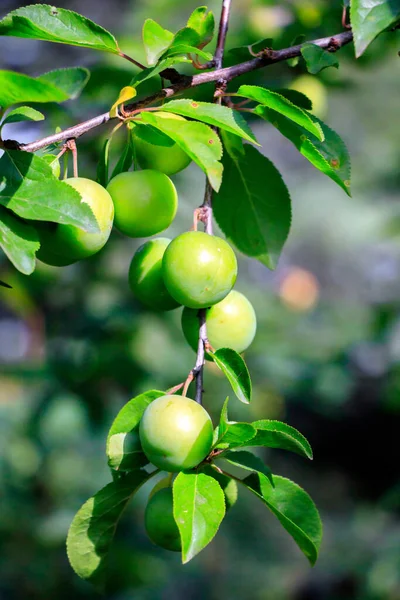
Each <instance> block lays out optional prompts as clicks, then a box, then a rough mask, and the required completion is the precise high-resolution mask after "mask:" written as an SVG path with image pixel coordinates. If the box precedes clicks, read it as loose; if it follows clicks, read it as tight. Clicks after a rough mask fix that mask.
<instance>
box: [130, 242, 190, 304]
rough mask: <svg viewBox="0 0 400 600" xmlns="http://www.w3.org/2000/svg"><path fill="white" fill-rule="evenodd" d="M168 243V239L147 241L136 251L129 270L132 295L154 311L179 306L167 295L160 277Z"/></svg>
mask: <svg viewBox="0 0 400 600" xmlns="http://www.w3.org/2000/svg"><path fill="white" fill-rule="evenodd" d="M170 241H171V240H170V239H168V238H157V239H154V240H149V241H148V242H146V243H145V244H143V245H142V246H140V248H138V250H136V252H135V254H134V256H133V258H132V262H131V266H130V268H129V285H130V287H131V289H132V291H133V293H134V294H135V296H136V297H137V298H138V299H139V300H140V301H141V302H143V304H146V305H147V306H150V307H151V308H153V309H154V310H172V309H174V308H177V306H179V304H178V302H176V300H174V299H173V298H172V296H171V295H170V294H169V293H168V291H167V288H166V287H165V284H164V280H163V276H162V259H163V256H164V252H165V249H166V248H167V246H168V244H169V243H170Z"/></svg>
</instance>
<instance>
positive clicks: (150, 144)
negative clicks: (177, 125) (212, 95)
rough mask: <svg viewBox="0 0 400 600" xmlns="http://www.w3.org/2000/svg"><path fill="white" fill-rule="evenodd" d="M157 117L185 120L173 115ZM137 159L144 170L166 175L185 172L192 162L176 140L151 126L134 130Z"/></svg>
mask: <svg viewBox="0 0 400 600" xmlns="http://www.w3.org/2000/svg"><path fill="white" fill-rule="evenodd" d="M156 116H157V117H162V118H170V119H171V118H172V119H177V120H180V121H184V120H185V119H184V118H183V117H181V116H179V115H174V114H172V113H163V112H157V113H156ZM133 143H134V145H135V152H136V159H137V161H138V163H139V165H140V167H141V168H142V169H156V170H157V171H161V173H165V175H174V174H175V173H179V171H183V169H186V167H187V166H188V165H189V164H190V163H191V162H192V161H191V158H190V156H188V155H187V154H186V152H184V151H183V150H182V149H181V148H180V147H179V146H178V144H177V143H176V142H174V140H172V139H171V138H170V137H168V136H167V135H165V133H162V131H158V130H157V129H156V128H155V127H152V126H151V125H146V126H143V125H137V126H136V127H135V128H134V130H133Z"/></svg>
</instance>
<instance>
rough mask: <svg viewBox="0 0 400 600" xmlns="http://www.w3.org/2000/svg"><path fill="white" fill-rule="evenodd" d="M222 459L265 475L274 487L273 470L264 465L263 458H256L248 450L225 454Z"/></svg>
mask: <svg viewBox="0 0 400 600" xmlns="http://www.w3.org/2000/svg"><path fill="white" fill-rule="evenodd" d="M221 458H223V459H224V460H227V461H228V462H229V463H231V464H232V465H235V466H236V467H241V468H242V469H246V470H247V471H253V472H255V473H263V474H264V475H265V476H266V477H268V479H269V481H270V483H271V485H272V487H274V485H275V484H274V480H273V477H272V473H271V469H270V468H269V467H267V465H265V464H264V463H263V461H262V460H261V458H259V457H258V456H255V455H254V454H253V453H252V452H248V451H247V450H235V451H234V452H230V451H228V452H224V454H222V455H221Z"/></svg>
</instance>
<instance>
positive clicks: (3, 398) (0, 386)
mask: <svg viewBox="0 0 400 600" xmlns="http://www.w3.org/2000/svg"><path fill="white" fill-rule="evenodd" d="M22 394H23V390H22V386H21V384H20V382H19V381H17V380H16V379H10V378H8V377H0V404H3V403H4V404H5V403H7V402H10V401H13V402H18V401H19V400H21V397H22Z"/></svg>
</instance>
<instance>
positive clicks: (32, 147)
mask: <svg viewBox="0 0 400 600" xmlns="http://www.w3.org/2000/svg"><path fill="white" fill-rule="evenodd" d="M352 39H353V34H352V32H351V31H344V32H342V33H338V34H337V35H334V36H330V37H325V38H320V39H318V40H313V41H311V42H310V43H311V44H315V45H317V46H320V48H324V49H329V50H330V51H336V50H339V49H340V48H342V46H345V45H346V44H348V43H350V42H351V41H352ZM302 46H303V44H298V45H297V46H291V47H290V48H284V49H282V50H269V49H268V50H266V51H264V52H263V53H261V54H260V56H258V57H256V58H253V59H251V60H248V61H246V62H243V63H239V64H238V65H234V66H232V67H225V68H223V69H222V68H218V69H216V70H214V71H207V72H204V73H198V74H196V75H193V76H192V77H188V76H182V77H181V79H180V81H179V82H178V83H176V84H174V85H172V86H170V87H167V88H164V89H162V90H160V91H159V92H157V93H156V94H153V95H152V96H149V97H147V98H144V99H143V100H139V101H138V102H134V103H132V104H130V105H127V106H126V107H125V110H126V111H128V112H130V111H134V110H138V109H140V108H145V107H146V106H149V105H150V104H153V103H154V102H158V101H160V100H163V99H165V98H171V97H172V96H175V95H177V94H180V93H181V92H183V91H185V90H187V89H189V88H193V87H197V86H199V85H204V84H205V83H212V82H214V81H215V82H218V81H225V82H228V81H231V80H232V79H235V78H236V77H239V76H240V75H244V74H245V73H250V72H251V71H255V70H257V69H262V68H264V67H268V66H269V65H272V64H275V63H278V62H282V61H285V60H288V59H289V58H294V57H295V56H300V54H301V48H302ZM109 120H110V115H109V113H108V112H107V113H104V114H102V115H99V116H98V117H94V118H93V119H89V120H88V121H84V122H83V123H79V124H78V125H74V126H73V127H69V128H68V129H65V130H64V131H60V132H59V133H55V134H54V135H49V136H47V137H44V138H42V139H40V140H37V141H35V142H30V143H28V144H19V143H18V142H15V141H14V140H4V142H3V147H4V148H10V149H16V148H17V149H19V150H25V151H26V152H36V151H37V150H40V149H41V148H45V147H46V146H50V145H51V144H55V143H58V142H62V141H64V140H67V139H68V138H78V137H80V136H81V135H83V134H84V133H87V132H88V131H90V130H91V129H94V128H96V127H99V126H100V125H103V124H104V123H107V121H109Z"/></svg>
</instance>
